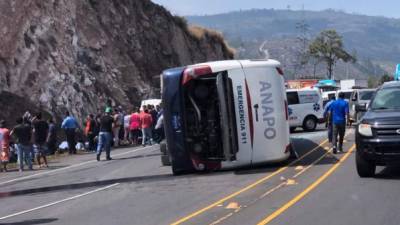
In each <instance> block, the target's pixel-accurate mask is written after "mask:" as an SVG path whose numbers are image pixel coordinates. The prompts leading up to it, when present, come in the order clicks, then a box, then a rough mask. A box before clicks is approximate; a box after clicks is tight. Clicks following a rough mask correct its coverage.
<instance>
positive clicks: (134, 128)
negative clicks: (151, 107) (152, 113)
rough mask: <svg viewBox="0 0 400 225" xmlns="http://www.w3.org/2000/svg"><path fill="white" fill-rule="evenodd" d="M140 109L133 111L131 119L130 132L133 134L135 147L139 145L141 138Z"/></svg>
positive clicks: (132, 138)
mask: <svg viewBox="0 0 400 225" xmlns="http://www.w3.org/2000/svg"><path fill="white" fill-rule="evenodd" d="M139 113H140V108H136V109H135V110H133V112H132V114H131V118H130V121H129V123H130V125H129V130H130V133H131V140H132V144H133V145H138V144H139V136H140V132H141V131H140V128H141V127H140V114H139Z"/></svg>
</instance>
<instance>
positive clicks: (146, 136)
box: [140, 109, 153, 146]
mask: <svg viewBox="0 0 400 225" xmlns="http://www.w3.org/2000/svg"><path fill="white" fill-rule="evenodd" d="M140 124H141V127H142V145H143V146H146V144H147V142H149V143H150V145H152V143H153V138H152V132H151V130H152V125H153V118H152V117H151V115H150V113H149V110H148V109H145V110H144V111H143V113H142V114H141V115H140Z"/></svg>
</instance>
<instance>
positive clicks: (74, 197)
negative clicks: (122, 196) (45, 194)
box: [0, 183, 120, 220]
mask: <svg viewBox="0 0 400 225" xmlns="http://www.w3.org/2000/svg"><path fill="white" fill-rule="evenodd" d="M119 184H120V183H115V184H112V185H109V186H106V187H102V188H98V189H95V190H93V191H89V192H86V193H83V194H80V195H75V196H72V197H69V198H65V199H62V200H59V201H56V202H52V203H49V204H46V205H42V206H38V207H36V208H33V209H28V210H24V211H21V212H17V213H14V214H11V215H8V216H3V217H0V220H5V219H8V218H11V217H15V216H19V215H22V214H26V213H30V212H33V211H36V210H39V209H43V208H47V207H50V206H53V205H57V204H60V203H63V202H67V201H71V200H74V199H77V198H81V197H84V196H86V195H90V194H93V193H96V192H99V191H104V190H106V189H110V188H112V187H115V186H117V185H119Z"/></svg>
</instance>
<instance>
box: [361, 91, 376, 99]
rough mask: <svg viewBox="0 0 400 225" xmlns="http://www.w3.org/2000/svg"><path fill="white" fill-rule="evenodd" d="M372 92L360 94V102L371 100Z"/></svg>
mask: <svg viewBox="0 0 400 225" xmlns="http://www.w3.org/2000/svg"><path fill="white" fill-rule="evenodd" d="M372 95H374V91H362V92H360V100H371V98H372Z"/></svg>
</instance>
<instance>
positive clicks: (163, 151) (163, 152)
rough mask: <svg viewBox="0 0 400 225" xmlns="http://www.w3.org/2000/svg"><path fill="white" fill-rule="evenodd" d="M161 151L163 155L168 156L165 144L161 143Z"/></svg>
mask: <svg viewBox="0 0 400 225" xmlns="http://www.w3.org/2000/svg"><path fill="white" fill-rule="evenodd" d="M160 151H161V153H162V154H163V155H167V154H168V153H167V144H166V143H165V142H161V143H160Z"/></svg>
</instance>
